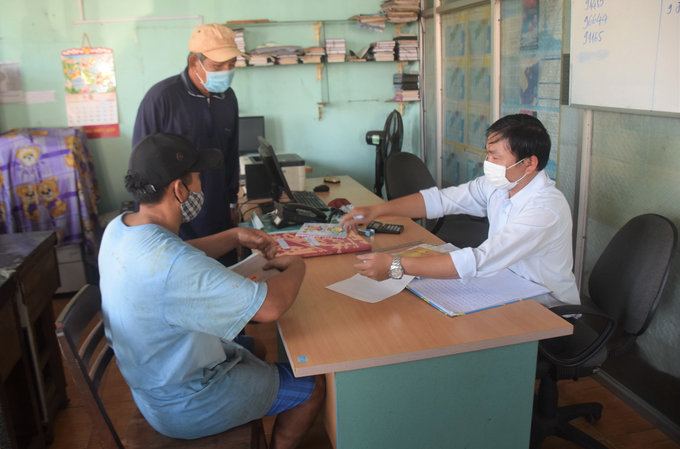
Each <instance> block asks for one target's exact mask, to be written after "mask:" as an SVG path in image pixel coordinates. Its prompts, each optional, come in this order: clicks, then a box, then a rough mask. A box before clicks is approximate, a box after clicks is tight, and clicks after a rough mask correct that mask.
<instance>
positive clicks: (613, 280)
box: [588, 214, 678, 338]
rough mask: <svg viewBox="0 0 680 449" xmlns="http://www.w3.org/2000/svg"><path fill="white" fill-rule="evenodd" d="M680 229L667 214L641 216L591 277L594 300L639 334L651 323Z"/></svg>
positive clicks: (618, 236) (617, 239)
mask: <svg viewBox="0 0 680 449" xmlns="http://www.w3.org/2000/svg"><path fill="white" fill-rule="evenodd" d="M677 241H678V231H677V229H676V228H675V225H674V224H673V223H672V222H671V221H670V220H668V219H667V218H665V217H662V216H660V215H655V214H645V215H639V216H637V217H634V218H632V219H631V220H630V221H629V222H628V223H626V224H625V225H624V226H623V227H622V228H621V229H620V230H619V231H618V232H617V233H616V234H615V235H614V237H613V238H612V239H611V241H610V242H609V244H608V245H607V247H606V248H605V250H604V252H603V253H602V255H601V256H600V258H599V259H598V260H597V263H596V264H595V266H594V267H593V271H592V272H591V274H590V279H589V281H588V292H589V294H590V299H591V300H592V301H593V303H595V304H596V305H597V306H598V307H599V308H600V309H601V310H602V311H603V312H605V313H607V314H609V315H611V316H613V317H614V318H616V320H617V322H618V326H619V328H621V329H622V330H623V332H624V333H626V334H628V335H630V336H632V337H633V338H634V337H637V336H639V335H640V334H642V333H643V332H644V331H645V330H646V329H647V326H649V323H650V322H651V320H652V317H653V316H654V312H655V311H656V307H657V305H658V304H659V299H660V298H661V293H662V292H663V289H664V286H665V284H666V279H667V278H668V273H669V271H670V266H671V262H672V261H673V257H674V255H675V249H676V245H677Z"/></svg>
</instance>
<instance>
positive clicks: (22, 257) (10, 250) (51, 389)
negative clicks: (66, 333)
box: [0, 231, 68, 447]
mask: <svg viewBox="0 0 680 449" xmlns="http://www.w3.org/2000/svg"><path fill="white" fill-rule="evenodd" d="M56 245H57V235H56V233H55V232H53V231H44V232H29V233H22V234H3V235H0V272H2V273H4V274H5V275H13V278H14V279H15V280H16V291H17V293H16V295H15V297H14V302H15V306H16V310H17V312H18V315H19V317H20V321H21V327H22V328H23V330H24V332H23V334H24V338H25V341H26V346H27V348H28V350H27V351H26V352H27V357H28V360H29V362H30V366H31V369H32V371H33V377H34V380H31V381H30V382H29V384H30V385H31V390H35V394H34V393H33V392H31V394H32V395H33V394H34V396H35V398H36V399H37V403H38V406H39V416H40V420H41V424H42V426H43V431H44V436H45V439H46V441H47V442H51V441H52V438H53V430H54V419H55V415H56V412H57V409H58V408H59V407H64V406H65V405H66V403H67V401H68V399H67V398H66V379H65V377H64V368H63V366H62V363H61V354H60V352H59V346H58V345H57V337H56V334H55V331H54V313H53V310H52V296H53V295H54V292H55V291H56V289H57V288H58V287H59V272H58V267H57V259H56V254H55V247H56ZM3 352H4V351H3ZM10 368H11V367H10ZM25 375H27V374H25ZM33 384H35V386H33ZM10 399H11V398H10ZM17 403H19V402H17ZM28 407H30V404H29V402H28V401H25V402H24V403H23V404H22V409H20V410H19V409H15V410H12V413H19V414H20V415H22V416H21V419H22V420H25V417H24V415H29V414H30V413H29V412H28V411H27V410H28ZM31 413H32V412H31ZM18 433H19V432H18ZM20 436H21V435H19V434H18V435H17V440H21V439H22V438H20ZM18 444H19V447H29V446H24V445H23V444H22V441H19V442H18ZM31 447H36V446H31Z"/></svg>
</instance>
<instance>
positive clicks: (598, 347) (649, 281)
mask: <svg viewBox="0 0 680 449" xmlns="http://www.w3.org/2000/svg"><path fill="white" fill-rule="evenodd" d="M677 240H678V232H677V230H676V228H675V225H673V223H672V222H671V221H670V220H668V219H666V218H664V217H662V216H660V215H654V214H646V215H640V216H637V217H635V218H633V219H631V220H630V221H629V222H628V223H626V224H625V225H624V226H623V227H622V228H621V229H620V230H619V231H618V232H617V233H616V235H614V237H613V238H612V240H611V241H610V242H609V244H608V245H607V247H606V248H605V250H604V252H603V253H602V255H601V256H600V258H599V259H598V260H597V263H596V264H595V266H594V267H593V270H592V272H591V274H590V279H589V281H588V292H589V294H590V302H592V306H584V305H581V306H558V307H554V308H552V309H551V310H552V311H554V312H555V313H557V314H558V315H562V316H564V315H572V314H583V317H582V318H581V319H578V320H573V322H574V333H573V335H572V336H571V337H563V340H561V341H559V339H552V340H546V341H544V342H541V343H540V345H539V357H538V364H537V371H536V378H537V379H540V385H539V390H538V395H537V397H536V398H535V402H534V414H533V420H532V424H531V445H530V447H531V449H538V448H540V447H541V445H542V444H543V440H544V439H545V438H546V437H548V436H551V435H555V436H558V437H560V438H564V439H567V440H569V441H572V442H574V443H576V444H578V445H579V446H581V447H584V448H589V449H606V446H604V445H602V444H600V443H599V442H597V441H596V440H595V439H594V438H591V437H590V436H589V435H587V434H585V433H584V432H582V431H580V430H579V429H577V428H576V427H574V426H572V425H571V424H569V421H571V420H572V419H574V418H577V417H580V416H584V417H585V418H586V420H588V422H594V421H597V420H599V419H600V418H601V416H602V404H599V403H596V402H592V403H587V404H576V405H570V406H566V407H559V408H558V407H557V381H558V380H561V379H574V380H578V379H579V378H580V377H585V376H592V375H593V374H595V373H597V371H599V369H600V366H601V365H602V363H603V362H604V361H605V359H606V358H607V357H615V356H617V355H620V354H622V353H624V352H625V351H627V350H628V349H630V348H631V347H632V346H633V345H634V344H635V340H636V339H637V337H638V336H640V335H642V333H643V332H645V330H646V329H647V327H648V326H649V323H650V322H651V320H652V317H653V316H654V312H655V311H656V307H657V305H658V303H659V299H660V298H661V293H662V292H663V289H664V286H665V284H666V279H667V278H668V273H669V271H670V266H671V262H672V261H673V256H674V255H675V249H676V245H677ZM584 299H586V298H584ZM586 300H587V299H586ZM593 316H594V317H599V318H596V319H595V321H592V317H593ZM591 321H592V323H591V324H592V327H591V326H588V325H587V324H586V322H591ZM598 321H599V322H598ZM603 322H604V325H603ZM594 329H597V331H596V330H594ZM612 335H614V338H611V340H610V337H612ZM564 339H567V340H564ZM560 346H561V348H560Z"/></svg>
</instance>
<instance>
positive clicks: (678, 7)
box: [666, 2, 680, 14]
mask: <svg viewBox="0 0 680 449" xmlns="http://www.w3.org/2000/svg"><path fill="white" fill-rule="evenodd" d="M672 12H673V3H670V4H669V5H668V12H667V13H666V14H670V13H672ZM675 12H676V13H678V14H680V2H678V5H677V6H676V7H675Z"/></svg>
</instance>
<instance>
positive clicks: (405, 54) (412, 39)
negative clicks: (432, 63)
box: [394, 34, 418, 61]
mask: <svg viewBox="0 0 680 449" xmlns="http://www.w3.org/2000/svg"><path fill="white" fill-rule="evenodd" d="M394 40H395V41H396V42H397V51H396V54H397V60H398V61H417V60H418V38H417V37H416V35H415V34H402V35H400V36H397V37H395V38H394Z"/></svg>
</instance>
